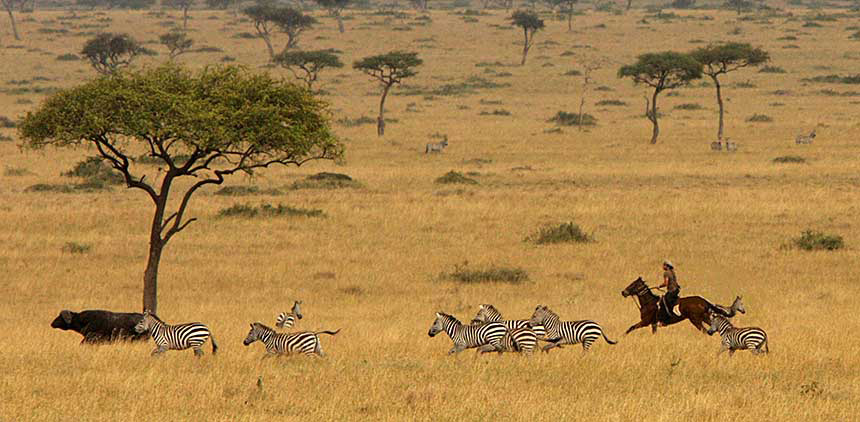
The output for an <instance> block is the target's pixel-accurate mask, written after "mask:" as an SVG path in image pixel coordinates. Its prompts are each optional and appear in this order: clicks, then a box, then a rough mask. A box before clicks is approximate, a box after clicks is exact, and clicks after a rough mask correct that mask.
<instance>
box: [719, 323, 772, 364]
mask: <svg viewBox="0 0 860 422" xmlns="http://www.w3.org/2000/svg"><path fill="white" fill-rule="evenodd" d="M717 331H719V332H720V337H722V341H721V342H720V345H721V347H720V351H719V352H717V355H719V354H720V353H723V352H725V351H726V350H728V351H729V356H731V355H733V354H734V353H735V350H746V349H749V350H751V351H752V352H753V353H755V354H759V353H769V352H770V350H769V349H768V347H767V334H766V333H765V332H764V330H762V329H761V328H758V327H745V328H735V326H734V325H732V323H731V322H729V320H728V319H726V318H725V317H723V316H722V315H717V314H712V315H711V328H708V335H714V333H716V332H717ZM762 348H764V350H762Z"/></svg>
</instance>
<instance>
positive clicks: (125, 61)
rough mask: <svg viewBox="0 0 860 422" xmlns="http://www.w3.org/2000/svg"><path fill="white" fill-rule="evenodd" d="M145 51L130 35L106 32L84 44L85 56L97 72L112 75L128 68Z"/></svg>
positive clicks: (82, 51) (83, 51) (83, 52)
mask: <svg viewBox="0 0 860 422" xmlns="http://www.w3.org/2000/svg"><path fill="white" fill-rule="evenodd" d="M143 52H144V49H143V48H142V47H141V46H140V44H138V43H137V41H135V40H134V38H132V37H131V36H129V35H128V34H113V33H110V32H105V33H102V34H98V35H96V36H95V37H93V38H91V39H90V40H89V41H87V43H86V44H84V49H83V50H81V54H83V55H84V57H86V58H87V59H88V60H89V61H90V64H91V65H92V66H93V69H95V70H96V72H99V73H101V74H103V75H112V74H114V73H116V71H117V70H119V69H120V68H123V67H127V66H128V65H130V64H131V62H132V61H134V59H135V57H137V56H138V55H140V54H141V53H143Z"/></svg>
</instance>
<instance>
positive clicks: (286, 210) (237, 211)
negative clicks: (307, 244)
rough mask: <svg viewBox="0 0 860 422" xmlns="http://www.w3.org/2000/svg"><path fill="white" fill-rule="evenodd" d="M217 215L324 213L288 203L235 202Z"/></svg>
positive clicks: (309, 215)
mask: <svg viewBox="0 0 860 422" xmlns="http://www.w3.org/2000/svg"><path fill="white" fill-rule="evenodd" d="M218 216H219V217H244V218H253V217H325V213H324V212H323V211H322V210H319V209H307V208H295V207H291V206H289V205H282V204H278V206H277V207H276V206H273V205H271V204H266V203H264V204H261V205H260V206H259V207H254V206H251V205H246V204H235V205H233V206H231V207H228V208H222V209H221V210H220V211H218Z"/></svg>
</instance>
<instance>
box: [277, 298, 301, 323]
mask: <svg viewBox="0 0 860 422" xmlns="http://www.w3.org/2000/svg"><path fill="white" fill-rule="evenodd" d="M301 304H302V301H301V300H297V301H295V302H293V309H291V310H290V312H289V313H287V312H281V313H280V314H278V318H277V319H276V320H275V327H278V328H280V329H284V328H286V329H290V328H293V325H295V324H296V321H297V320H300V319H302V317H303V315H302V310H301V308H299V305H301Z"/></svg>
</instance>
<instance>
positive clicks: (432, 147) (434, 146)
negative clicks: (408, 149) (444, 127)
mask: <svg viewBox="0 0 860 422" xmlns="http://www.w3.org/2000/svg"><path fill="white" fill-rule="evenodd" d="M447 146H448V135H445V136H444V137H443V138H442V142H436V143H430V144H427V147H426V148H424V153H425V154H429V153H431V152H442V150H443V149H445V147H447Z"/></svg>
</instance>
